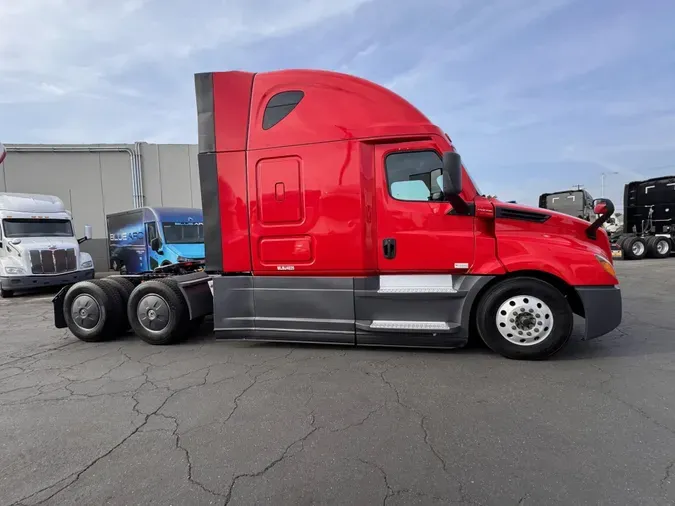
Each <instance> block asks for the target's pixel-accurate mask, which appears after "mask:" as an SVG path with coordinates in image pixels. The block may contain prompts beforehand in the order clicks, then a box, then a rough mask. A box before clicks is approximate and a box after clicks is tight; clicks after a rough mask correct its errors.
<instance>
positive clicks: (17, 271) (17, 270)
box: [5, 267, 26, 275]
mask: <svg viewBox="0 0 675 506" xmlns="http://www.w3.org/2000/svg"><path fill="white" fill-rule="evenodd" d="M5 272H6V273H7V274H13V275H16V274H26V271H24V270H23V269H22V268H21V267H5Z"/></svg>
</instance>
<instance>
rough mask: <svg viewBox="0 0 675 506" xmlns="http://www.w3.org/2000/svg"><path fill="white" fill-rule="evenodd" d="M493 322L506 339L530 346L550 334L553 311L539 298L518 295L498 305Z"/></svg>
mask: <svg viewBox="0 0 675 506" xmlns="http://www.w3.org/2000/svg"><path fill="white" fill-rule="evenodd" d="M495 323H496V324H497V329H498V330H499V333H500V334H501V335H502V337H504V338H505V339H506V340H507V341H509V342H511V343H514V344H517V345H519V346H532V345H534V344H539V343H541V342H542V341H543V340H544V339H546V338H547V337H548V336H549V335H550V334H551V331H552V330H553V312H552V311H551V309H550V308H549V307H548V305H547V304H546V303H545V302H544V301H542V300H541V299H538V298H537V297H532V296H528V295H519V296H516V297H511V298H510V299H508V300H506V301H505V302H504V303H503V304H502V305H501V306H499V309H498V310H497V316H496V318H495Z"/></svg>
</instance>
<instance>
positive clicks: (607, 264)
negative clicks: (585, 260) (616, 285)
mask: <svg viewBox="0 0 675 506" xmlns="http://www.w3.org/2000/svg"><path fill="white" fill-rule="evenodd" d="M595 259H596V260H597V261H598V262H600V265H602V268H603V269H605V272H606V273H607V274H609V275H611V276H613V277H615V278H616V277H617V276H616V271H615V270H614V266H613V265H612V262H610V261H609V260H607V259H606V258H605V257H603V256H600V255H595Z"/></svg>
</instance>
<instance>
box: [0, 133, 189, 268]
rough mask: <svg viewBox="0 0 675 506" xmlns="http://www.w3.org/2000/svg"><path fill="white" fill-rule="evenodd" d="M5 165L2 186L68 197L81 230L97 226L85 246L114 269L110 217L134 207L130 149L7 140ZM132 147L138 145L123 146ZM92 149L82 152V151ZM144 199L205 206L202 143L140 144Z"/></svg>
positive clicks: (97, 260)
mask: <svg viewBox="0 0 675 506" xmlns="http://www.w3.org/2000/svg"><path fill="white" fill-rule="evenodd" d="M6 147H7V150H8V154H7V158H6V159H5V161H4V162H3V163H2V164H0V191H6V192H26V193H45V194H49V195H56V196H58V197H59V198H61V199H62V200H63V202H64V203H65V204H66V206H67V207H68V208H69V209H70V210H71V212H72V213H73V218H74V222H75V227H76V230H77V233H78V235H80V234H82V233H83V230H84V225H92V227H93V233H94V240H92V241H88V242H86V243H84V244H83V249H85V250H86V251H89V252H90V253H91V254H92V256H93V257H94V262H95V264H96V269H97V270H99V271H104V270H107V269H108V255H107V250H106V242H105V237H106V233H107V231H106V227H105V216H106V214H109V213H114V212H118V211H124V210H126V209H131V208H132V207H133V195H132V182H131V180H132V178H131V174H132V173H131V159H130V156H129V154H128V153H126V152H110V151H97V149H101V148H103V149H110V147H111V146H110V145H77V146H73V147H74V148H76V149H77V150H78V152H64V151H61V150H63V149H68V146H64V145H60V146H56V147H57V148H58V149H59V151H51V152H50V151H49V149H50V146H46V145H13V144H8V145H6ZM119 147H122V148H127V149H129V150H133V149H134V145H133V144H128V145H122V146H119ZM85 149H86V150H88V151H85V152H82V150H85ZM140 153H141V164H142V165H141V170H142V178H143V194H144V197H145V198H144V204H145V205H147V206H181V207H199V208H201V197H200V192H199V172H198V167H197V146H196V145H189V144H147V143H141V144H140Z"/></svg>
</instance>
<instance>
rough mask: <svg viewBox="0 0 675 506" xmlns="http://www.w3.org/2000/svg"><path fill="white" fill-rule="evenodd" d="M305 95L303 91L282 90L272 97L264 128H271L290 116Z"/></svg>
mask: <svg viewBox="0 0 675 506" xmlns="http://www.w3.org/2000/svg"><path fill="white" fill-rule="evenodd" d="M304 96H305V94H304V92H302V91H282V92H281V93H277V94H276V95H274V96H273V97H272V98H270V101H269V102H267V107H265V114H264V115H263V130H269V129H270V128H272V127H273V126H274V125H276V124H277V123H279V122H280V121H281V120H282V119H284V118H285V117H286V116H288V115H289V114H290V113H291V111H293V109H295V107H296V106H297V105H298V104H299V103H300V101H301V100H302V99H303V98H304Z"/></svg>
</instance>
